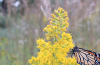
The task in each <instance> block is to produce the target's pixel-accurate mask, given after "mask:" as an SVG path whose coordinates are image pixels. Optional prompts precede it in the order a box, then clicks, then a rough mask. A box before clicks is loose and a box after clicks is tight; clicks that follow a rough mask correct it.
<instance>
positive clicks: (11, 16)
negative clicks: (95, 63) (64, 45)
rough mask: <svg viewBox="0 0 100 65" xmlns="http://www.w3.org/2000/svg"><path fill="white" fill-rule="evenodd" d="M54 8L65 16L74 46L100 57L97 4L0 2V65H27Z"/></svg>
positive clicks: (76, 0) (83, 0) (86, 0)
mask: <svg viewBox="0 0 100 65" xmlns="http://www.w3.org/2000/svg"><path fill="white" fill-rule="evenodd" d="M44 3H45V4H44ZM58 7H62V8H63V9H64V10H66V11H67V13H68V17H69V28H68V29H67V30H68V31H67V32H69V33H72V36H73V40H74V41H75V42H76V44H77V46H78V47H82V48H84V49H88V50H92V51H95V52H98V53H100V0H46V1H45V0H0V65H29V63H28V60H29V59H30V58H31V57H32V56H36V55H37V52H38V49H37V48H36V40H37V39H38V38H44V39H45V33H44V32H43V28H44V27H45V26H46V25H47V24H49V21H48V20H47V18H48V17H50V14H51V13H53V11H54V10H55V9H57V8H58ZM44 15H45V16H46V17H45V16H44Z"/></svg>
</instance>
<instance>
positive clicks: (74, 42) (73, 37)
mask: <svg viewBox="0 0 100 65" xmlns="http://www.w3.org/2000/svg"><path fill="white" fill-rule="evenodd" d="M72 39H73V41H74V43H75V46H77V44H76V42H75V39H74V37H72Z"/></svg>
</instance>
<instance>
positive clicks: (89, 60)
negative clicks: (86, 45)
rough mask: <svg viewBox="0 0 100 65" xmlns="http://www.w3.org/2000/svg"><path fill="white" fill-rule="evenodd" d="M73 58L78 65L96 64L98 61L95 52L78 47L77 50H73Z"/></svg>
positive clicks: (99, 59)
mask: <svg viewBox="0 0 100 65" xmlns="http://www.w3.org/2000/svg"><path fill="white" fill-rule="evenodd" d="M75 58H76V60H77V62H78V63H79V64H80V65H98V64H99V62H100V58H98V57H97V56H96V55H95V52H92V51H89V50H85V49H82V48H78V52H75Z"/></svg>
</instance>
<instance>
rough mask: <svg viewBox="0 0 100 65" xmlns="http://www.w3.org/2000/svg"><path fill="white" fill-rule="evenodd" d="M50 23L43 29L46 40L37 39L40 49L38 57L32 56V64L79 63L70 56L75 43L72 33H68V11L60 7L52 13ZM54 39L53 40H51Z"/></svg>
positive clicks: (56, 64) (65, 64) (30, 61)
mask: <svg viewBox="0 0 100 65" xmlns="http://www.w3.org/2000/svg"><path fill="white" fill-rule="evenodd" d="M49 19H50V25H47V26H46V27H45V28H44V30H43V31H45V32H46V34H45V36H46V40H48V42H46V41H45V39H39V40H37V44H38V46H37V48H39V49H40V52H38V56H37V58H36V57H34V56H32V58H31V59H30V60H28V61H29V63H30V64H31V65H78V64H77V62H76V59H75V58H74V57H73V58H71V57H68V55H67V53H68V52H69V51H70V49H73V47H74V44H73V40H72V36H71V34H70V33H66V31H67V30H66V28H68V26H69V23H68V20H69V18H68V16H67V12H66V11H65V10H63V9H62V8H60V7H59V8H58V9H57V10H55V11H54V14H52V15H51V18H49ZM51 39H53V42H51V41H50V40H51Z"/></svg>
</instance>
